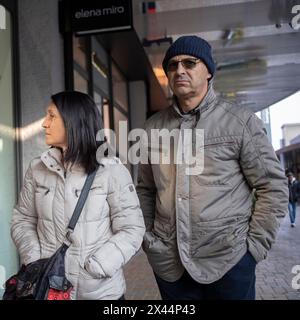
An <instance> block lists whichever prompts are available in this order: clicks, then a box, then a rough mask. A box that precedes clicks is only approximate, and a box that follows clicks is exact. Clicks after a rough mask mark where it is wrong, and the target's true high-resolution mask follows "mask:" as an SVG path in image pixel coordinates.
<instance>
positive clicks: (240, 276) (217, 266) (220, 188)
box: [137, 36, 288, 300]
mask: <svg viewBox="0 0 300 320" xmlns="http://www.w3.org/2000/svg"><path fill="white" fill-rule="evenodd" d="M163 68H164V71H165V73H166V75H167V77H168V80H169V85H170V88H171V89H172V91H173V93H174V103H173V105H172V106H170V107H169V108H168V109H166V110H163V111H160V112H158V113H156V114H154V115H153V116H152V117H151V118H150V119H148V121H147V122H146V131H147V133H148V135H150V133H151V130H152V129H163V128H164V129H168V130H170V131H171V130H173V129H179V130H180V132H182V131H183V130H184V129H191V130H193V137H195V130H196V129H202V130H204V167H203V170H202V172H201V171H200V173H199V174H194V175H188V174H187V172H186V170H185V169H186V165H185V164H184V163H181V164H180V163H175V162H174V161H173V162H172V163H170V164H164V163H159V164H154V163H151V162H150V161H149V163H147V164H141V165H140V167H139V178H138V187H137V191H138V195H139V199H140V202H141V207H142V210H143V214H144V219H145V223H146V228H147V232H146V234H145V237H144V243H143V248H144V251H145V252H146V254H147V257H148V260H149V262H150V264H151V266H152V268H153V271H154V274H155V277H156V280H157V284H158V287H159V289H160V293H161V296H162V298H163V299H170V300H176V299H197V300H199V299H255V266H256V263H257V262H259V261H261V260H262V259H265V258H266V256H267V252H268V251H269V250H270V248H271V245H272V243H273V241H274V239H275V236H276V233H277V230H278V227H279V221H278V218H279V217H283V216H284V215H285V213H286V211H287V203H288V190H287V183H286V178H285V175H284V173H283V171H282V169H281V168H280V165H279V162H278V160H277V158H276V155H275V153H274V150H273V149H272V146H271V145H270V143H269V141H268V139H267V136H266V134H265V130H264V128H263V126H262V123H261V121H260V120H259V119H258V118H257V117H256V116H255V115H254V114H252V113H251V112H250V111H248V110H245V109H243V108H242V107H240V106H235V105H234V104H232V103H229V102H226V101H224V100H222V99H220V98H217V96H216V94H215V92H214V90H213V86H212V83H213V75H214V72H215V64H214V61H213V59H212V56H211V47H210V45H209V44H208V43H207V42H206V41H205V40H203V39H201V38H199V37H196V36H184V37H180V38H179V39H177V40H176V41H175V42H174V43H173V44H172V45H171V46H170V48H169V49H168V50H167V52H166V55H165V57H164V60H163ZM152 132H153V131H152ZM196 137H197V135H196ZM193 145H194V144H193ZM163 147H164V146H163V145H162V144H160V145H159V148H158V149H157V146H156V150H161V149H162V148H163ZM174 147H176V146H174ZM148 149H150V151H151V152H152V151H153V150H154V149H155V146H153V145H150V148H148ZM254 189H255V190H256V197H257V200H256V201H255V207H254V208H252V198H253V197H252V191H253V190H254Z"/></svg>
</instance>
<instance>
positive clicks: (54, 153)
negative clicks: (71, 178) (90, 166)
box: [41, 147, 84, 175]
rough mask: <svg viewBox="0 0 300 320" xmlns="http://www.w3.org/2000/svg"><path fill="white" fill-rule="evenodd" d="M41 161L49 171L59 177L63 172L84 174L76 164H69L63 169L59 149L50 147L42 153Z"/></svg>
mask: <svg viewBox="0 0 300 320" xmlns="http://www.w3.org/2000/svg"><path fill="white" fill-rule="evenodd" d="M41 161H42V162H43V163H44V164H45V166H46V167H47V168H48V169H49V170H51V171H55V172H57V173H58V174H61V175H63V174H64V172H65V171H71V172H74V171H79V172H84V169H83V168H82V167H81V166H79V165H76V164H73V165H71V164H70V165H68V166H67V168H65V167H64V166H63V163H62V152H61V150H60V149H59V148H55V147H51V148H50V149H48V150H46V151H45V152H43V153H42V155H41Z"/></svg>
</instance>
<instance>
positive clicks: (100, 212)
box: [11, 148, 145, 300]
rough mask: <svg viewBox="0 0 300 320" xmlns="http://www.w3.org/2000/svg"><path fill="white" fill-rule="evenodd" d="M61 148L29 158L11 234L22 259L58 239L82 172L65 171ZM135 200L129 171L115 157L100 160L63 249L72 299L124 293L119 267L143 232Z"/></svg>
mask: <svg viewBox="0 0 300 320" xmlns="http://www.w3.org/2000/svg"><path fill="white" fill-rule="evenodd" d="M60 159H61V153H60V151H59V150H58V149H55V148H51V149H49V150H48V151H46V152H45V153H43V154H42V156H41V158H36V159H34V160H32V162H31V163H30V166H29V169H28V171H27V173H26V175H25V180H24V185H23V188H22V191H21V194H20V198H19V202H18V204H17V205H16V206H15V209H14V213H13V218H12V224H11V235H12V238H13V240H14V242H15V244H16V246H17V248H18V251H19V254H20V256H21V261H22V263H24V264H28V263H30V262H32V261H35V260H37V259H40V258H44V257H49V256H50V255H52V254H53V253H54V252H55V250H56V249H57V248H58V247H59V246H60V245H61V244H62V242H63V240H64V236H65V234H66V231H67V226H68V223H69V221H70V218H71V216H72V214H73V211H74V208H75V205H76V203H77V200H78V197H79V195H80V191H81V189H82V187H83V184H84V181H85V178H86V174H85V172H84V171H83V169H82V168H80V167H78V166H74V167H73V168H71V169H69V170H67V171H66V172H64V168H63V166H62V164H61V160H60ZM144 230H145V227H144V222H143V217H142V212H141V210H140V205H139V200H138V198H137V195H136V191H135V188H134V185H133V183H132V179H131V176H130V174H129V172H128V170H127V169H126V168H125V167H124V166H123V165H122V164H121V163H120V161H119V160H118V159H117V158H110V159H103V161H102V165H101V166H100V167H99V169H98V172H97V174H96V177H95V180H94V182H93V185H92V187H91V190H90V192H89V195H88V198H87V200H86V203H85V206H84V208H83V210H82V213H81V215H80V218H79V220H78V222H77V225H76V227H75V230H74V233H73V234H72V241H73V243H72V245H71V246H70V248H69V249H68V251H67V253H66V259H65V263H66V276H67V278H68V280H69V281H71V283H72V284H73V286H74V290H72V293H71V297H72V299H77V300H80V299H89V300H103V299H118V298H119V297H120V296H122V295H123V294H124V292H125V280H124V276H123V271H122V266H123V265H124V264H125V263H127V262H128V261H129V259H130V258H131V257H132V256H133V255H134V254H135V253H136V252H137V251H138V250H139V248H140V245H141V243H142V239H143V235H144Z"/></svg>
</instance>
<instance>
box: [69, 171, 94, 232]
mask: <svg viewBox="0 0 300 320" xmlns="http://www.w3.org/2000/svg"><path fill="white" fill-rule="evenodd" d="M96 173H97V169H96V170H95V171H93V172H92V173H90V174H89V175H88V176H87V178H86V180H85V183H84V186H83V188H82V190H81V193H80V197H79V199H78V201H77V204H76V207H75V209H74V212H73V215H72V218H71V220H70V222H69V225H68V229H69V230H70V231H73V230H74V229H75V226H76V223H77V221H78V219H79V217H80V214H81V211H82V208H83V206H84V204H85V201H86V198H87V196H88V194H89V191H90V188H91V186H92V183H93V181H94V178H95V176H96Z"/></svg>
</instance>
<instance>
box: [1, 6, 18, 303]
mask: <svg viewBox="0 0 300 320" xmlns="http://www.w3.org/2000/svg"><path fill="white" fill-rule="evenodd" d="M0 10H1V18H2V21H1V28H0V44H1V45H0V97H1V99H0V177H1V179H0V244H1V245H0V299H1V297H2V294H3V291H4V290H3V286H2V285H3V283H4V282H5V279H6V278H8V276H10V275H12V274H14V273H15V272H16V271H17V270H18V268H19V261H18V255H17V251H16V249H15V246H14V244H13V242H12V240H11V237H10V221H11V216H12V211H13V206H14V204H15V202H16V198H17V197H16V193H17V186H16V179H17V178H16V154H15V147H16V145H15V144H16V142H15V127H14V108H13V69H12V23H11V15H10V12H9V11H7V10H6V9H5V8H4V7H3V6H1V5H0ZM3 17H4V18H5V19H3Z"/></svg>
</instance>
